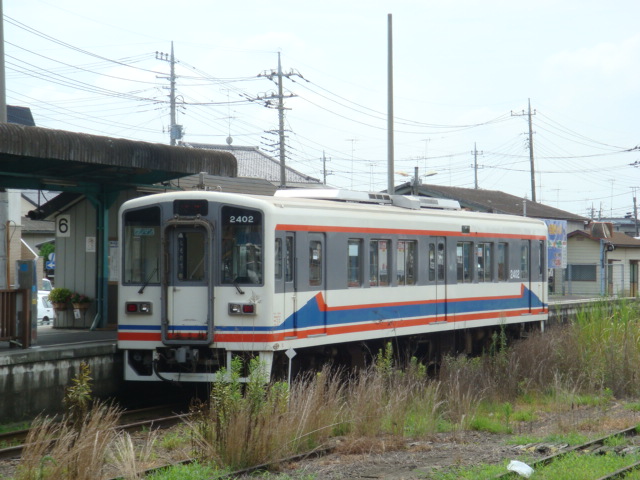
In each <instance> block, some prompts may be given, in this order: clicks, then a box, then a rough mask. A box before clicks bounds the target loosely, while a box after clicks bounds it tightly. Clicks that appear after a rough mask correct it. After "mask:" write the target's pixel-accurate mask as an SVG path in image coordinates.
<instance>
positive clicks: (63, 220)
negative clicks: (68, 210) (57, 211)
mask: <svg viewBox="0 0 640 480" xmlns="http://www.w3.org/2000/svg"><path fill="white" fill-rule="evenodd" d="M70 236H71V215H58V216H57V217H56V237H70Z"/></svg>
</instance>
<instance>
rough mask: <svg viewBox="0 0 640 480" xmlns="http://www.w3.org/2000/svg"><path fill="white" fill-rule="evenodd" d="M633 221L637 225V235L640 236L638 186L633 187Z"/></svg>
mask: <svg viewBox="0 0 640 480" xmlns="http://www.w3.org/2000/svg"><path fill="white" fill-rule="evenodd" d="M633 222H634V224H635V227H636V237H640V233H639V229H638V202H637V197H636V187H633Z"/></svg>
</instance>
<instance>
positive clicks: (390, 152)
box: [387, 13, 396, 195]
mask: <svg viewBox="0 0 640 480" xmlns="http://www.w3.org/2000/svg"><path fill="white" fill-rule="evenodd" d="M393 142H394V140H393V17H392V15H391V14H390V13H389V14H388V15H387V193H388V194H389V195H393V194H394V193H396V192H395V187H394V185H393V171H394V167H393V164H394V143H393Z"/></svg>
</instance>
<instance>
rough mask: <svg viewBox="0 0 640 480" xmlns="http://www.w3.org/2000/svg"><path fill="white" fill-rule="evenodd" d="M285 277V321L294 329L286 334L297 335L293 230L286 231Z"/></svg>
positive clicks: (288, 326) (287, 325)
mask: <svg viewBox="0 0 640 480" xmlns="http://www.w3.org/2000/svg"><path fill="white" fill-rule="evenodd" d="M283 250H284V251H283V270H284V272H283V277H284V321H285V325H286V328H287V329H289V328H291V329H292V332H291V333H289V332H287V334H286V336H288V337H289V336H292V337H295V336H296V335H297V328H298V316H297V310H298V308H297V302H298V297H297V291H296V238H295V234H294V233H293V232H286V233H285V236H284V249H283Z"/></svg>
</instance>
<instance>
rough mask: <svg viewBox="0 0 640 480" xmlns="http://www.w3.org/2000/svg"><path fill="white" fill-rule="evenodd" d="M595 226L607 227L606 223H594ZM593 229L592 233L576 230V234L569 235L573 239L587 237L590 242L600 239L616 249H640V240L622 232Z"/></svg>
mask: <svg viewBox="0 0 640 480" xmlns="http://www.w3.org/2000/svg"><path fill="white" fill-rule="evenodd" d="M593 225H602V226H606V225H607V224H606V223H598V222H596V223H594V224H593ZM593 225H592V228H591V232H589V231H583V230H576V231H575V232H571V233H570V234H569V235H567V237H568V238H572V237H585V238H588V239H589V240H593V241H594V242H599V241H600V239H603V240H605V242H607V243H612V244H613V245H615V246H616V247H625V248H640V239H637V238H633V237H632V236H630V235H627V234H626V233H622V232H612V231H611V230H610V229H609V228H606V227H605V229H604V230H603V229H602V228H593Z"/></svg>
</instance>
